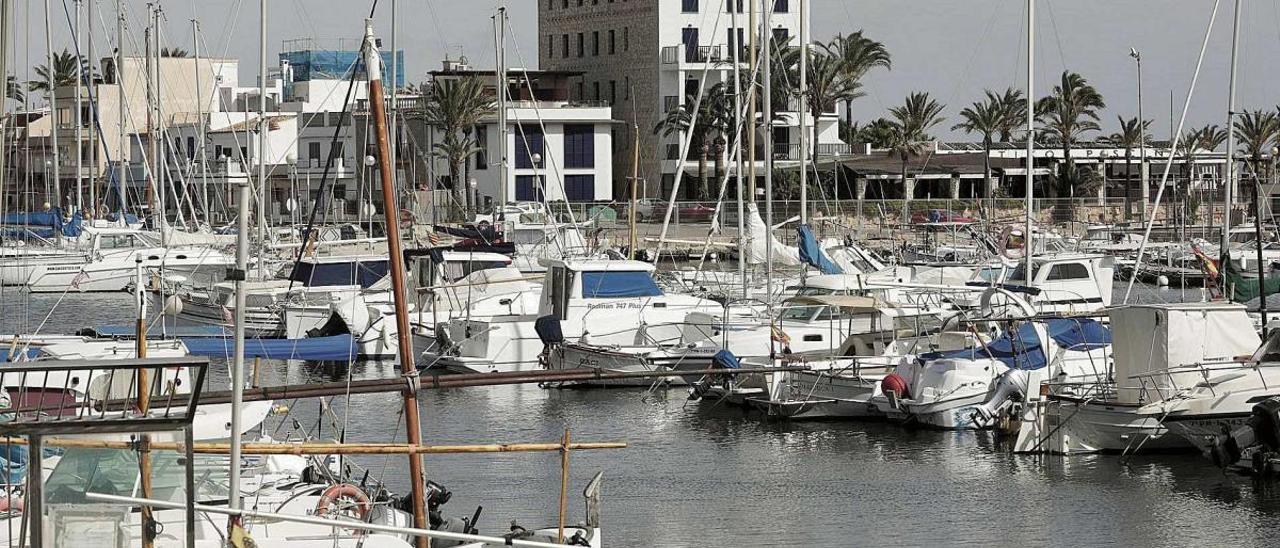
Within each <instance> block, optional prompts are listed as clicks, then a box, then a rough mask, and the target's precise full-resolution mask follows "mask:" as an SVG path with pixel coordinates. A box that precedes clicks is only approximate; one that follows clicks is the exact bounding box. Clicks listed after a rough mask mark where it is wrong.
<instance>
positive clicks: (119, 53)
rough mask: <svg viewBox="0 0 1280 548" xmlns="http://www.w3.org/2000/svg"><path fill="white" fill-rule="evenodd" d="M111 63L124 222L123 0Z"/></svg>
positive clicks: (118, 1)
mask: <svg viewBox="0 0 1280 548" xmlns="http://www.w3.org/2000/svg"><path fill="white" fill-rule="evenodd" d="M112 64H113V65H114V68H115V73H116V74H115V78H116V87H117V88H119V89H118V90H117V92H116V94H117V100H116V108H117V109H119V110H118V111H117V116H119V123H118V124H117V127H116V129H117V130H118V133H117V135H116V137H117V139H118V140H117V141H116V142H117V143H119V144H118V146H119V147H120V151H119V156H118V157H117V158H116V191H117V192H119V193H120V203H119V205H120V219H119V222H120V224H124V222H125V217H124V212H125V202H126V199H127V197H128V194H127V193H126V192H125V188H124V184H125V183H124V178H125V153H126V152H127V151H128V150H129V141H127V140H125V133H124V120H125V117H126V114H125V101H124V0H116V62H115V63H112Z"/></svg>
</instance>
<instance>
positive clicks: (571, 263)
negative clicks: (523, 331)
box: [538, 260, 665, 320]
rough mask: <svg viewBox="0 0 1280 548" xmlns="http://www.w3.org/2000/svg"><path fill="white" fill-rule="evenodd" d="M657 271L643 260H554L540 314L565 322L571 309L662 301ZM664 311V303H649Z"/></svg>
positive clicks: (544, 289) (547, 274)
mask: <svg viewBox="0 0 1280 548" xmlns="http://www.w3.org/2000/svg"><path fill="white" fill-rule="evenodd" d="M654 270H655V268H654V266H653V265H652V264H649V263H645V262H640V261H606V260H552V261H548V262H547V273H546V276H545V277H544V278H543V279H544V282H543V291H542V299H541V302H540V304H539V309H538V315H539V316H547V315H554V316H555V317H557V318H559V319H561V320H564V319H566V317H567V316H566V313H567V311H568V309H569V308H570V307H600V306H618V307H623V308H625V307H626V306H627V304H628V303H626V302H625V301H636V300H652V299H661V298H663V297H664V296H665V294H664V293H663V291H662V288H660V287H658V284H657V282H655V281H654V279H653V272H654ZM648 304H649V305H650V306H652V307H654V308H663V307H665V303H663V302H660V301H659V302H650V303H648Z"/></svg>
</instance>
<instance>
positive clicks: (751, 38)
mask: <svg viewBox="0 0 1280 548" xmlns="http://www.w3.org/2000/svg"><path fill="white" fill-rule="evenodd" d="M746 1H747V29H748V30H747V32H746V35H747V37H748V39H747V73H748V74H750V75H751V85H750V86H747V203H749V204H751V205H750V206H749V207H748V209H750V210H751V211H752V215H753V218H754V215H757V214H758V212H757V210H756V131H757V130H758V129H759V128H758V127H757V126H756V81H755V77H756V57H757V53H758V52H757V51H756V48H757V46H756V43H757V41H756V33H758V32H760V31H759V30H758V29H757V28H756V2H757V1H758V0H746ZM738 186H742V172H741V171H739V172H738ZM739 217H741V216H739ZM743 228H744V230H743V231H742V232H740V233H739V234H740V237H741V238H742V239H743V242H742V246H741V249H748V250H749V249H753V244H752V240H753V239H754V238H755V235H754V234H752V233H751V231H750V230H746V227H743ZM741 253H742V252H741V250H739V254H740V255H741ZM742 295H743V298H746V295H747V279H746V277H743V278H742Z"/></svg>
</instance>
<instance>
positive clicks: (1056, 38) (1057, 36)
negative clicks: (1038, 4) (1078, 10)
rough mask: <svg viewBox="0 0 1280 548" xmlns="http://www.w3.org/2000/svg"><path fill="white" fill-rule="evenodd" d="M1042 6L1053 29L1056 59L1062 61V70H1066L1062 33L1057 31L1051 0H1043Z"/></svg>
mask: <svg viewBox="0 0 1280 548" xmlns="http://www.w3.org/2000/svg"><path fill="white" fill-rule="evenodd" d="M1044 7H1045V8H1047V11H1048V12H1049V27H1050V28H1051V29H1053V41H1054V42H1055V43H1056V44H1057V45H1058V60H1059V61H1061V62H1062V70H1064V71H1065V70H1067V55H1066V50H1065V49H1064V48H1063V47H1062V33H1060V32H1058V18H1057V17H1055V16H1054V15H1053V0H1045V2H1044Z"/></svg>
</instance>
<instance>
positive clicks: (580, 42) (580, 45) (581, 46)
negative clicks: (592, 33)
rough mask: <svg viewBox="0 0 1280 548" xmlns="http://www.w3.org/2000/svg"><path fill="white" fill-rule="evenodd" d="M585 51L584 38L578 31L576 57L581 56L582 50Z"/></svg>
mask: <svg viewBox="0 0 1280 548" xmlns="http://www.w3.org/2000/svg"><path fill="white" fill-rule="evenodd" d="M585 51H586V38H585V37H584V36H583V34H582V33H581V32H579V33H578V57H582V55H583V52H585Z"/></svg>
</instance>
